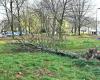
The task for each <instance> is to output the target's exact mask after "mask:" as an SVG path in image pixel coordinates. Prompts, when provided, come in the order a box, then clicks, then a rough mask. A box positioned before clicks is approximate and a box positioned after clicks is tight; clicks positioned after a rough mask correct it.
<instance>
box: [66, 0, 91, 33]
mask: <svg viewBox="0 0 100 80" xmlns="http://www.w3.org/2000/svg"><path fill="white" fill-rule="evenodd" d="M69 6H70V8H69V10H70V11H69V14H67V15H69V17H70V18H71V21H72V22H73V24H74V29H75V33H76V31H77V30H78V35H80V29H81V27H82V26H83V25H84V21H85V20H86V19H87V14H88V13H89V10H90V8H91V5H90V0H73V1H72V2H71V3H70V5H69Z"/></svg>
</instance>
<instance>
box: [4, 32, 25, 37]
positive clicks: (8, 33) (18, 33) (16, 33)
mask: <svg viewBox="0 0 100 80" xmlns="http://www.w3.org/2000/svg"><path fill="white" fill-rule="evenodd" d="M5 35H6V36H8V37H11V36H12V35H13V34H12V32H11V31H7V32H6V33H5ZM14 35H15V36H19V35H20V32H14ZM22 35H25V33H24V32H22Z"/></svg>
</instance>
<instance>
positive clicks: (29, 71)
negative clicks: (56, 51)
mask: <svg viewBox="0 0 100 80" xmlns="http://www.w3.org/2000/svg"><path fill="white" fill-rule="evenodd" d="M99 66H100V63H99V62H97V61H89V62H86V61H84V60H76V59H70V58H67V57H61V56H57V55H53V54H48V53H42V52H34V53H18V54H0V80H100V76H99V75H100V67H99Z"/></svg>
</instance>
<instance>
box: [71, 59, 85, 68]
mask: <svg viewBox="0 0 100 80" xmlns="http://www.w3.org/2000/svg"><path fill="white" fill-rule="evenodd" d="M73 64H74V65H76V66H79V67H84V66H86V65H87V62H86V61H85V60H82V59H79V60H75V61H73Z"/></svg>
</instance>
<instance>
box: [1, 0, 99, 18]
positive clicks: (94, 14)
mask: <svg viewBox="0 0 100 80" xmlns="http://www.w3.org/2000/svg"><path fill="white" fill-rule="evenodd" d="M36 1H39V0H36ZM29 2H32V0H29ZM91 3H92V5H95V6H94V7H93V14H92V16H93V17H94V18H95V17H96V9H97V8H100V0H93V1H92V2H91ZM2 13H4V11H3V8H2V7H1V6H0V20H2V19H3V18H4V14H2ZM97 13H98V14H97V16H98V20H100V9H98V10H97Z"/></svg>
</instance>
